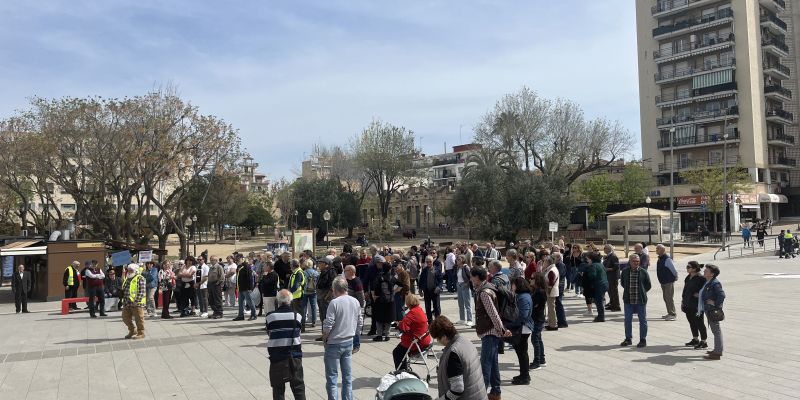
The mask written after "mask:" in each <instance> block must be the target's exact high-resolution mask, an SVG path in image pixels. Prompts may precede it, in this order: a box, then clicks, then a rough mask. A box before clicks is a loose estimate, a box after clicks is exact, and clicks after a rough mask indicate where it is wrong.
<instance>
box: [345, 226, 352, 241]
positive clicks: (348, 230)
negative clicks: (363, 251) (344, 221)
mask: <svg viewBox="0 0 800 400" xmlns="http://www.w3.org/2000/svg"><path fill="white" fill-rule="evenodd" d="M352 238H353V227H352V226H348V227H347V237H346V238H345V239H352Z"/></svg>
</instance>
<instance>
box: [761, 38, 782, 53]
mask: <svg viewBox="0 0 800 400" xmlns="http://www.w3.org/2000/svg"><path fill="white" fill-rule="evenodd" d="M761 45H762V46H765V47H766V46H775V47H777V48H779V49H781V50H783V51H784V52H785V53H788V52H789V46H787V45H786V42H784V41H783V40H781V39H778V38H777V37H770V38H762V39H761Z"/></svg>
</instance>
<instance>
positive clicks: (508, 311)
mask: <svg viewBox="0 0 800 400" xmlns="http://www.w3.org/2000/svg"><path fill="white" fill-rule="evenodd" d="M495 293H496V294H497V308H499V310H498V311H500V319H502V320H503V321H505V322H512V321H516V320H517V318H518V317H519V309H518V308H517V301H516V299H515V298H514V293H512V292H511V289H509V288H508V287H507V286H505V285H503V286H495Z"/></svg>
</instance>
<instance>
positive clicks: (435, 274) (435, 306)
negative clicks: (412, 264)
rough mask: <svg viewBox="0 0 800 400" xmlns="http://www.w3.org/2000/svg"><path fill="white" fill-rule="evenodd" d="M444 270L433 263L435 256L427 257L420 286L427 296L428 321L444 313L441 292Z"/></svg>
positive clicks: (420, 278)
mask: <svg viewBox="0 0 800 400" xmlns="http://www.w3.org/2000/svg"><path fill="white" fill-rule="evenodd" d="M442 277H443V275H442V271H440V270H439V269H438V268H436V267H434V265H433V256H427V257H425V265H424V266H423V267H422V271H421V272H420V274H419V288H420V290H421V291H422V294H423V296H424V297H425V314H426V315H427V316H428V323H429V324H430V323H431V322H432V321H433V318H434V317H438V316H439V315H441V313H442V306H441V303H440V299H439V294H440V293H441V291H442V288H441V284H442Z"/></svg>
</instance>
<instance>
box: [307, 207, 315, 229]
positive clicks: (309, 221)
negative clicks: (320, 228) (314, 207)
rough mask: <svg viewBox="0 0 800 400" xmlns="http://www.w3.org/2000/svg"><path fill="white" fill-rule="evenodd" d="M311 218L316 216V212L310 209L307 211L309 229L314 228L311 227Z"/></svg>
mask: <svg viewBox="0 0 800 400" xmlns="http://www.w3.org/2000/svg"><path fill="white" fill-rule="evenodd" d="M311 218H314V214H312V213H311V210H308V212H307V213H306V219H307V220H308V229H312V230H313V229H314V228H312V227H311Z"/></svg>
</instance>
